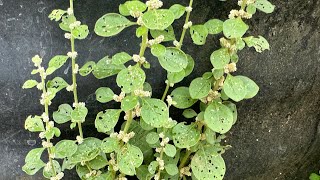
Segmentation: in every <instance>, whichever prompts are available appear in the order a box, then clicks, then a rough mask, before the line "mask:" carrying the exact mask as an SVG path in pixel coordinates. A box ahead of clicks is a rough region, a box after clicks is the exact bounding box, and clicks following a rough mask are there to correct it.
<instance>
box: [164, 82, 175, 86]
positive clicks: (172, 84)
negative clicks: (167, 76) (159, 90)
mask: <svg viewBox="0 0 320 180" xmlns="http://www.w3.org/2000/svg"><path fill="white" fill-rule="evenodd" d="M165 83H166V84H168V83H169V81H168V80H166V81H165ZM169 86H170V87H173V86H174V83H170V84H169Z"/></svg>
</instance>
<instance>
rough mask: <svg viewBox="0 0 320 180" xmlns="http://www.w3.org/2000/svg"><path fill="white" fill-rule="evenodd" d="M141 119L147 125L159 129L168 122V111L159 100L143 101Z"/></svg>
mask: <svg viewBox="0 0 320 180" xmlns="http://www.w3.org/2000/svg"><path fill="white" fill-rule="evenodd" d="M141 117H142V118H143V120H144V121H145V122H146V123H147V124H149V125H151V126H153V127H156V128H160V127H163V126H164V125H165V123H166V122H167V121H168V119H169V110H168V107H167V105H166V104H165V103H164V102H163V101H161V100H159V99H143V101H142V108H141Z"/></svg>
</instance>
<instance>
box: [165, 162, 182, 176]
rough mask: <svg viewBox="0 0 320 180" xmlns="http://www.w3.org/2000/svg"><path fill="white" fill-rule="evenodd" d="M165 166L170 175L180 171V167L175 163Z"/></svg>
mask: <svg viewBox="0 0 320 180" xmlns="http://www.w3.org/2000/svg"><path fill="white" fill-rule="evenodd" d="M164 168H165V169H166V172H167V173H168V174H169V175H170V176H174V175H176V174H178V172H179V169H178V167H177V165H175V164H167V165H165V166H164Z"/></svg>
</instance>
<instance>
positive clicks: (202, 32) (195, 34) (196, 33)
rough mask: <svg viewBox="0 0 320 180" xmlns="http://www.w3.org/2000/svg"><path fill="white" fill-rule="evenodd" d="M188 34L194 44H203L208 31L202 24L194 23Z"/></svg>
mask: <svg viewBox="0 0 320 180" xmlns="http://www.w3.org/2000/svg"><path fill="white" fill-rule="evenodd" d="M190 34H191V38H192V40H193V43H194V44H196V45H204V44H205V43H206V39H207V36H208V34H209V32H208V29H207V28H206V26H204V25H194V26H191V27H190Z"/></svg>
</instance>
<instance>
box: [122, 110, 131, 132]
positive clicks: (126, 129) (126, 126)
mask: <svg viewBox="0 0 320 180" xmlns="http://www.w3.org/2000/svg"><path fill="white" fill-rule="evenodd" d="M132 121H133V118H132V111H129V112H128V120H127V123H126V125H125V126H124V130H123V131H124V134H126V133H127V132H128V130H129V128H130V125H131V123H132Z"/></svg>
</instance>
